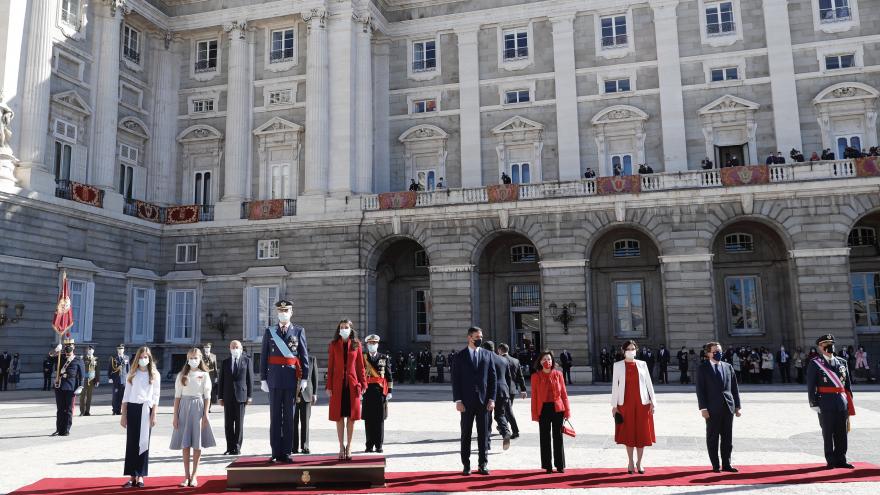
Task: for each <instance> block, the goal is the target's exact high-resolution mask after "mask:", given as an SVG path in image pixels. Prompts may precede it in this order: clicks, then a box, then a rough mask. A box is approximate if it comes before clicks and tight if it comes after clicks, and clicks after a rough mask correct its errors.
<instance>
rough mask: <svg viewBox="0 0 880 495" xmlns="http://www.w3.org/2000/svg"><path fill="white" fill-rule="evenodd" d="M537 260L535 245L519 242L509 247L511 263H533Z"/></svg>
mask: <svg viewBox="0 0 880 495" xmlns="http://www.w3.org/2000/svg"><path fill="white" fill-rule="evenodd" d="M536 261H538V252H537V251H536V250H535V246H531V245H528V244H520V245H518V246H513V247H511V248H510V262H511V263H534V262H536Z"/></svg>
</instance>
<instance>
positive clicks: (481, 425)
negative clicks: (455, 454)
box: [461, 405, 489, 469]
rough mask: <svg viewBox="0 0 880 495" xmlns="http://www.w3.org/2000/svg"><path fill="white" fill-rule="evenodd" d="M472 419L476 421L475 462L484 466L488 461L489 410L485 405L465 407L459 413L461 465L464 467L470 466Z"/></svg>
mask: <svg viewBox="0 0 880 495" xmlns="http://www.w3.org/2000/svg"><path fill="white" fill-rule="evenodd" d="M474 421H476V422H477V452H478V456H477V462H478V463H479V466H481V467H485V466H486V465H487V464H488V463H489V459H488V456H487V452H488V451H489V431H488V430H489V411H487V410H486V406H485V405H479V406H477V407H474V408H468V407H465V409H464V412H463V413H461V465H462V466H464V468H465V469H470V467H471V439H472V438H473V433H474Z"/></svg>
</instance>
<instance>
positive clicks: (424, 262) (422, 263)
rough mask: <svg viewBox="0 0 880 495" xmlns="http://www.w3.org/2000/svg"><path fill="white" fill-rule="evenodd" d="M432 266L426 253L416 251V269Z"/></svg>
mask: <svg viewBox="0 0 880 495" xmlns="http://www.w3.org/2000/svg"><path fill="white" fill-rule="evenodd" d="M429 266H431V264H430V262H429V261H428V254H427V253H425V251H424V250H419V251H416V267H417V268H427V267H429Z"/></svg>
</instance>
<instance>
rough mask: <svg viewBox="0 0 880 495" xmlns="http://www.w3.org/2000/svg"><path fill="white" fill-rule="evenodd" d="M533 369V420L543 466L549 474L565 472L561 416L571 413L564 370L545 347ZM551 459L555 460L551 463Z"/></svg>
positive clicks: (567, 415)
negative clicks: (551, 446) (554, 469)
mask: <svg viewBox="0 0 880 495" xmlns="http://www.w3.org/2000/svg"><path fill="white" fill-rule="evenodd" d="M535 367H536V368H537V369H536V370H535V372H534V373H532V421H537V422H538V432H539V433H540V440H541V467H542V468H544V469H545V470H547V474H550V473H552V472H553V467H552V466H553V465H555V466H556V471H558V472H560V473H564V472H565V452H564V451H563V449H562V447H563V446H562V420H563V419H568V418H569V417H571V408H570V407H569V405H568V391H566V390H565V379H564V378H563V377H562V372H560V371H559V370H558V369H556V359H555V358H554V357H553V352H551V351H543V352H542V353H541V354H539V355H538V360H537V361H536V362H535ZM551 437H552V439H553V457H552V459H551V456H550V439H551ZM551 460H552V461H555V462H553V463H551Z"/></svg>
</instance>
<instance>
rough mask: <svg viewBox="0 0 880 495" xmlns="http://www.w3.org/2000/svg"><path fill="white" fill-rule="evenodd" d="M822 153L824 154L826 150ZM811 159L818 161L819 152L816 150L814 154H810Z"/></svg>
mask: <svg viewBox="0 0 880 495" xmlns="http://www.w3.org/2000/svg"><path fill="white" fill-rule="evenodd" d="M822 154H823V155H824V154H825V152H824V151H823V152H822ZM810 161H811V162H817V161H819V154H818V153H816V152H815V151H814V152H813V154H812V155H810Z"/></svg>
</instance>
